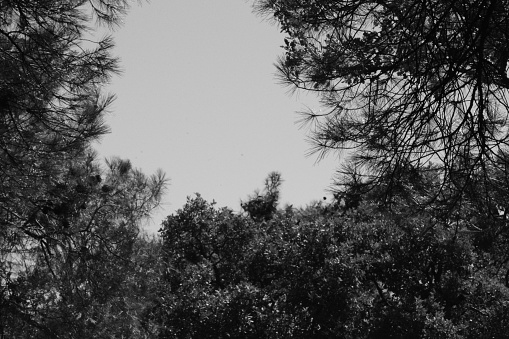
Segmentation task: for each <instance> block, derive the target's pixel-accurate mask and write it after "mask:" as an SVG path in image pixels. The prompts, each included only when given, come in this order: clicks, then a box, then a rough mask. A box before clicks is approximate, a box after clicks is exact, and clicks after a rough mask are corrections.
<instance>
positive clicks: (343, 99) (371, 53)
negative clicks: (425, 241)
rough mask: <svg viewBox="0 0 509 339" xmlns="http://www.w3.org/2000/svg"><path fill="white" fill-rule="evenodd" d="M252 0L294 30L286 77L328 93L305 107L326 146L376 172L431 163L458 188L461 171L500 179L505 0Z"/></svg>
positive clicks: (508, 32) (318, 142) (283, 66)
mask: <svg viewBox="0 0 509 339" xmlns="http://www.w3.org/2000/svg"><path fill="white" fill-rule="evenodd" d="M255 4H256V7H257V9H258V10H259V11H260V12H261V13H263V14H264V15H267V16H270V17H272V18H273V19H274V20H275V21H276V22H277V23H278V24H279V25H280V27H281V30H282V31H283V32H284V33H285V34H286V35H287V37H286V38H285V44H284V46H283V48H284V50H285V54H284V56H283V57H282V58H281V60H280V61H279V63H278V70H279V74H280V76H281V78H282V80H283V82H284V83H286V84H288V85H290V86H291V87H292V88H294V89H303V90H306V91H313V92H317V93H318V94H319V95H320V96H321V99H322V103H323V105H324V107H325V108H326V109H325V111H323V112H310V113H309V114H307V115H306V117H305V120H306V121H307V120H309V121H311V122H312V123H313V131H312V135H311V139H312V141H313V142H314V144H315V146H316V150H317V151H320V152H327V151H328V150H346V151H347V154H348V155H349V156H350V159H351V160H352V161H353V163H354V164H355V165H356V167H357V170H358V171H359V174H363V175H365V176H366V179H368V180H371V181H373V180H374V181H377V180H378V179H380V178H383V177H387V176H391V175H392V176H394V177H395V179H394V180H395V181H397V180H398V179H399V178H398V176H397V175H398V171H397V170H395V169H398V168H401V167H402V166H411V167H413V168H416V169H420V168H422V167H426V166H428V164H429V163H430V162H433V163H434V165H435V167H436V168H437V169H439V171H438V172H437V173H439V176H440V178H441V182H440V184H441V185H442V186H444V187H447V188H449V191H450V193H453V192H457V191H461V190H462V189H463V188H464V185H465V184H464V185H463V186H457V182H455V181H454V176H455V175H457V174H458V173H462V174H463V175H464V177H468V176H469V175H470V174H471V173H472V172H475V171H481V172H483V173H484V174H483V178H484V180H485V181H490V180H492V178H490V176H489V175H488V174H487V172H486V171H487V167H488V166H499V165H500V162H499V159H500V158H503V157H505V155H504V154H505V153H506V152H507V142H508V130H507V120H508V115H507V109H508V108H509V104H508V102H507V93H508V92H507V89H508V88H509V79H508V76H507V62H508V58H509V53H508V51H509V50H508V47H507V46H508V42H509V4H508V3H507V2H506V1H503V0H475V1H466V2H465V1H462V2H458V1H423V0H411V1H392V0H388V1H364V0H360V1H298V0H295V1H294V0H259V1H256V2H255ZM350 150H351V151H350ZM500 169H504V168H503V167H500ZM453 188H454V189H453Z"/></svg>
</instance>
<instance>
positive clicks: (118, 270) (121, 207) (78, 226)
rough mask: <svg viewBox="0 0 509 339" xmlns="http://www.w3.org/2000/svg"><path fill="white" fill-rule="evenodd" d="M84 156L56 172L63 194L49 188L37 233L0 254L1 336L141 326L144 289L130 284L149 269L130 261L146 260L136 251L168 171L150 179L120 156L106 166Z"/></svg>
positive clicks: (127, 332)
mask: <svg viewBox="0 0 509 339" xmlns="http://www.w3.org/2000/svg"><path fill="white" fill-rule="evenodd" d="M79 160H80V159H74V160H73V162H72V164H70V165H68V169H69V170H68V172H67V175H65V176H63V177H60V178H58V179H59V183H60V186H59V188H60V190H61V192H58V194H56V193H55V195H54V196H53V195H51V193H50V194H48V200H47V201H46V205H44V206H45V207H46V208H47V210H45V211H39V213H38V215H37V217H36V219H35V220H36V221H35V222H36V223H37V225H39V228H32V229H30V233H29V234H30V235H31V237H30V238H29V237H25V238H24V239H17V240H18V242H17V243H11V244H10V245H11V247H10V248H7V247H6V245H7V244H8V243H7V242H3V243H2V248H3V249H4V250H9V251H8V252H7V253H6V255H5V256H4V257H3V258H2V259H3V263H4V266H3V268H4V272H3V273H4V275H3V276H2V287H3V289H2V302H1V304H0V306H1V309H2V312H1V313H0V314H1V315H0V325H1V327H0V328H1V329H2V334H3V335H6V336H9V337H10V336H13V337H20V338H21V337H23V338H24V337H26V338H29V337H30V338H34V337H37V338H58V337H62V336H70V337H73V338H82V337H101V336H106V334H105V333H110V334H115V335H121V334H122V333H123V334H122V335H123V336H124V337H127V336H132V335H134V333H135V332H136V331H135V330H136V328H135V326H138V330H140V329H141V325H139V320H138V319H132V318H129V317H130V316H133V317H138V316H139V317H140V318H141V311H140V310H137V309H136V307H137V308H140V309H142V308H143V307H144V306H145V305H144V304H143V303H142V304H141V305H142V306H143V307H141V306H136V307H135V306H133V305H137V304H139V300H137V298H138V297H139V296H140V293H141V291H140V290H134V287H130V286H131V285H135V284H137V285H138V286H141V285H142V283H141V280H142V279H148V277H149V276H150V275H149V274H147V275H143V277H142V276H141V275H140V273H138V272H137V269H136V267H137V265H138V263H136V262H133V261H132V260H134V259H138V260H139V259H140V258H139V257H135V253H136V248H137V247H139V245H138V243H139V242H140V241H142V239H139V238H138V235H139V233H140V223H141V222H142V221H143V219H145V218H147V217H149V214H150V212H151V211H152V210H153V209H154V208H155V207H157V205H158V204H159V200H160V198H161V194H162V193H163V191H164V187H165V179H164V176H163V175H162V173H159V174H156V175H154V176H152V177H146V176H145V175H144V174H143V173H141V172H140V171H139V170H136V169H134V168H132V166H131V164H130V162H129V161H124V160H120V159H112V160H110V161H109V162H107V165H108V167H107V170H105V171H99V169H98V167H97V165H96V164H94V163H93V162H92V159H91V158H90V157H86V158H84V159H83V160H86V161H87V162H88V164H87V162H85V161H79ZM87 165H88V166H87ZM92 169H93V170H94V172H89V170H92ZM55 197H60V199H62V200H54V198H55ZM64 198H65V200H64ZM11 239H12V237H11ZM149 269H150V267H146V268H143V270H144V272H148V270H149ZM152 275H154V274H152ZM133 276H137V277H138V279H137V281H132V280H130V279H133ZM129 288H131V290H129ZM127 291H129V293H127ZM133 308H134V310H133ZM127 318H129V319H127ZM119 319H124V320H125V321H124V322H121V321H120V320H119ZM136 321H138V323H137V322H136ZM122 324H123V325H122ZM136 324H138V325H136ZM120 325H122V326H120ZM129 326H132V327H131V328H129ZM138 337H140V336H138Z"/></svg>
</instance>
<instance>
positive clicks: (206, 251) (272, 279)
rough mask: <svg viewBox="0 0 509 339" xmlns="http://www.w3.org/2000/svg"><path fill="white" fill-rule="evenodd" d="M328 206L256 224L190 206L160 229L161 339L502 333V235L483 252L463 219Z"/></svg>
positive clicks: (198, 204) (506, 296)
mask: <svg viewBox="0 0 509 339" xmlns="http://www.w3.org/2000/svg"><path fill="white" fill-rule="evenodd" d="M369 194H373V193H371V192H370V193H368V196H369ZM401 201H402V205H403V206H405V204H406V202H405V200H404V199H402V200H401ZM330 207H331V206H324V205H323V204H314V205H311V206H308V207H307V208H304V209H301V210H292V211H288V210H286V211H277V212H276V213H275V215H274V216H273V218H271V219H270V220H260V221H253V220H252V219H251V218H250V217H248V216H244V215H242V214H240V215H235V214H233V213H232V211H231V210H228V209H224V208H223V209H216V208H214V207H213V204H210V203H207V202H205V201H204V200H203V199H202V198H201V197H199V196H198V197H197V198H195V199H190V200H188V203H187V204H186V206H184V208H183V209H181V210H179V211H177V213H176V214H175V215H172V216H169V217H168V219H167V220H166V221H165V222H164V223H163V228H162V235H163V247H164V260H163V267H164V268H165V269H164V272H165V273H164V275H163V277H162V279H161V284H162V288H161V289H160V291H161V295H160V297H161V300H162V302H161V304H160V310H159V314H160V315H161V316H160V318H159V321H160V326H161V328H162V329H163V331H162V332H160V337H161V338H195V337H200V338H364V339H381V338H444V339H445V338H447V339H449V338H472V339H474V338H504V337H506V336H507V330H508V326H509V325H508V322H507V312H509V308H508V306H507V305H508V301H509V287H508V285H506V280H505V279H506V278H505V277H506V272H505V270H504V269H502V268H503V267H507V251H503V250H502V249H503V248H507V247H504V246H506V244H507V240H506V235H505V234H504V236H503V237H498V238H497V239H496V244H495V243H494V244H491V245H490V246H486V244H483V243H482V242H480V241H479V238H478V233H476V232H471V231H470V230H471V229H472V228H471V229H469V228H468V227H467V226H468V222H469V220H470V219H469V217H470V216H469V215H467V214H464V215H460V216H459V217H453V216H451V217H450V219H449V220H447V222H443V221H442V220H437V218H435V217H434V216H433V213H430V212H425V211H424V212H422V211H421V212H416V213H414V215H412V216H411V217H402V215H401V214H398V213H394V212H392V211H388V210H387V209H385V208H380V206H379V205H378V204H377V203H372V202H369V201H366V200H362V199H361V201H360V203H359V205H358V206H357V208H355V209H352V208H349V209H346V210H341V209H337V208H336V209H334V208H330ZM431 211H432V210H431Z"/></svg>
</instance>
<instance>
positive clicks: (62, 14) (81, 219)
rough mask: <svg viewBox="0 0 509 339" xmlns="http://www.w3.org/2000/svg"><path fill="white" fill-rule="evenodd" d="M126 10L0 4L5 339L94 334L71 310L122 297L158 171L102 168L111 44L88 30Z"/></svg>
mask: <svg viewBox="0 0 509 339" xmlns="http://www.w3.org/2000/svg"><path fill="white" fill-rule="evenodd" d="M128 3H129V2H128V1H127V0H79V1H47V0H34V1H21V0H0V335H1V336H4V335H6V336H22V335H23V336H25V337H41V338H42V337H52V338H53V337H58V333H60V331H66V330H68V332H67V334H68V335H69V336H71V335H74V336H75V337H82V336H81V335H82V334H84V333H93V331H92V329H91V328H90V327H91V325H90V323H88V324H86V323H85V320H87V319H88V318H87V317H85V318H82V317H78V313H76V312H77V309H78V308H79V307H81V306H82V307H83V310H84V312H92V311H91V309H92V308H91V307H92V306H91V305H92V304H93V303H94V302H97V301H98V300H100V299H101V298H104V302H107V301H108V300H110V299H109V298H110V297H113V294H114V293H115V291H118V284H119V283H120V281H122V279H123V277H122V275H121V274H120V273H122V271H120V270H122V269H123V268H125V267H127V266H126V265H127V263H128V260H127V259H128V258H129V253H131V248H132V246H133V242H134V239H135V238H136V235H137V233H138V232H139V228H138V227H139V223H140V220H142V218H144V217H146V216H147V215H148V214H149V213H150V211H151V210H152V209H153V208H155V207H156V206H157V205H158V203H159V199H160V196H161V194H162V192H163V191H164V187H165V179H164V175H163V174H162V173H158V174H156V175H155V176H153V177H151V178H147V177H146V176H145V175H143V174H142V173H141V172H140V171H138V170H135V169H133V168H132V166H131V164H130V163H129V162H128V161H121V160H118V159H114V160H112V161H111V162H109V163H107V170H103V169H101V168H100V166H99V165H98V163H97V161H96V159H95V157H96V156H95V155H94V154H93V151H92V150H91V148H90V147H91V142H92V141H94V140H96V139H97V138H99V137H101V136H102V135H104V134H105V133H106V132H107V130H108V129H107V127H106V126H105V125H104V122H103V117H104V114H105V112H106V111H107V109H108V107H109V105H110V103H111V102H112V100H113V96H111V95H104V94H102V93H101V86H102V85H104V84H105V83H106V82H107V81H108V80H109V79H110V77H111V76H112V75H113V74H115V73H117V72H118V66H117V59H116V58H115V57H113V56H112V55H111V49H112V47H113V41H112V39H111V37H105V38H100V39H98V38H96V35H98V32H97V31H96V29H95V26H94V25H91V24H90V23H91V22H93V21H94V20H95V21H96V22H97V23H98V24H106V25H108V26H114V25H117V24H118V23H119V22H120V20H121V18H122V17H123V14H124V13H125V12H126V10H127V7H128ZM121 258H123V259H121ZM122 260H125V262H123V261H122ZM112 272H113V273H114V274H111V273H112ZM107 273H108V274H110V275H108V274H107ZM110 278H111V279H110ZM101 284H103V285H104V286H100V285H101ZM109 293H112V295H109ZM64 298H67V299H66V300H64ZM69 300H70V301H69ZM99 308H100V307H99ZM92 313H93V312H92ZM92 313H88V314H89V315H90V317H92V315H91V314H92ZM52 316H55V318H51V317H52ZM91 319H97V318H96V317H95V318H94V317H92V318H91ZM94 321H96V320H94ZM87 331H88V332H87ZM96 334H97V333H96Z"/></svg>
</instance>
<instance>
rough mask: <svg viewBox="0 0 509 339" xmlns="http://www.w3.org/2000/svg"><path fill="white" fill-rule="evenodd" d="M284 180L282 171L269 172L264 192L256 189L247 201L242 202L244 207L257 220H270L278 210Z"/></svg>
mask: <svg viewBox="0 0 509 339" xmlns="http://www.w3.org/2000/svg"><path fill="white" fill-rule="evenodd" d="M282 182H283V179H282V178H281V173H278V172H271V173H269V175H268V176H267V178H265V188H264V190H263V192H261V193H260V192H259V191H255V193H254V195H253V196H251V197H249V199H248V201H247V202H243V203H241V207H242V209H243V210H244V211H246V212H247V213H248V214H249V216H250V217H251V218H252V219H253V220H255V221H261V220H266V221H267V220H270V219H271V218H272V217H273V215H274V213H275V212H276V210H277V204H278V202H279V191H280V186H281V184H282Z"/></svg>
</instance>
